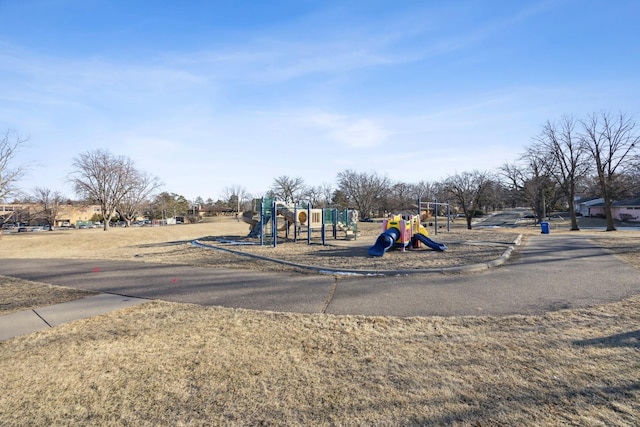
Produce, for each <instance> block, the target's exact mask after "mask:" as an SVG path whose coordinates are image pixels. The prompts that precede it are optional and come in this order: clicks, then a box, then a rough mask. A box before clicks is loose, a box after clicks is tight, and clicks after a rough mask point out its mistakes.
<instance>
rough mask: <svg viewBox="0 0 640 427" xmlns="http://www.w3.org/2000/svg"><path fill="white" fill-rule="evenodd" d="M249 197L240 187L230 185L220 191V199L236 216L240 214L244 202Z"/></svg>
mask: <svg viewBox="0 0 640 427" xmlns="http://www.w3.org/2000/svg"><path fill="white" fill-rule="evenodd" d="M249 197H250V195H249V193H247V190H246V189H245V188H244V187H242V186H240V185H232V186H230V187H225V188H224V189H223V190H222V198H223V199H224V201H225V202H226V203H227V204H228V205H229V207H231V208H232V209H234V210H235V211H236V216H238V215H239V214H240V210H242V209H243V205H244V202H246V201H247V199H248V198H249Z"/></svg>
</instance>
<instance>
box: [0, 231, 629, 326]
mask: <svg viewBox="0 0 640 427" xmlns="http://www.w3.org/2000/svg"><path fill="white" fill-rule="evenodd" d="M0 275H3V276H10V277H18V278H23V279H27V280H33V281H38V282H44V283H50V284H54V285H61V286H69V287H73V288H78V289H86V290H94V291H99V292H105V293H114V294H118V295H126V296H135V297H140V298H150V299H160V300H165V301H173V302H182V303H193V304H200V305H208V306H224V307H233V308H246V309H256V310H269V311H284V312H297V313H330V314H357V315H374V316H402V317H406V316H434V315H437V316H460V315H496V316H502V315H509V314H541V313H544V312H547V311H553V310H558V309H563V308H576V307H585V306H590V305H595V304H602V303H607V302H612V301H618V300H620V299H623V298H625V297H628V296H631V295H635V294H638V293H640V279H638V271H637V270H636V269H634V268H632V267H630V266H628V265H626V264H624V263H623V262H622V261H620V260H619V259H618V258H616V257H615V256H613V255H610V254H609V253H608V252H607V251H605V250H603V249H601V248H600V247H598V246H596V245H593V244H592V243H590V242H589V240H588V239H587V238H585V237H583V236H580V234H579V233H576V234H575V235H574V234H557V235H554V234H548V235H533V236H528V237H527V239H525V243H524V245H523V246H521V247H520V248H518V249H517V250H516V251H514V252H513V256H512V257H511V258H510V259H509V260H508V261H507V262H506V263H504V264H503V265H501V266H498V267H494V268H491V269H488V270H484V271H480V272H475V273H457V274H438V273H433V274H419V275H404V276H375V277H371V276H368V277H367V276H364V277H363V276H353V275H323V274H300V273H275V272H260V271H245V270H234V269H214V268H205V267H191V266H174V265H166V264H148V263H142V262H128V261H109V260H62V259H39V260H29V259H3V260H1V261H0Z"/></svg>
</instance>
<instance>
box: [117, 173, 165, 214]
mask: <svg viewBox="0 0 640 427" xmlns="http://www.w3.org/2000/svg"><path fill="white" fill-rule="evenodd" d="M161 186H162V184H161V183H160V181H159V180H158V178H157V177H154V176H152V175H150V174H148V173H146V172H141V171H134V177H133V185H132V186H131V189H130V191H129V192H128V193H127V194H125V195H124V197H122V199H121V200H120V203H119V204H118V206H117V208H116V211H117V212H118V215H120V218H121V219H122V220H124V221H125V223H126V226H127V227H129V226H131V222H132V221H133V220H135V219H136V218H137V217H138V216H140V214H141V211H142V209H143V206H145V205H146V204H148V202H149V200H148V199H149V197H150V196H151V194H152V193H153V192H154V191H156V190H157V189H158V188H160V187H161Z"/></svg>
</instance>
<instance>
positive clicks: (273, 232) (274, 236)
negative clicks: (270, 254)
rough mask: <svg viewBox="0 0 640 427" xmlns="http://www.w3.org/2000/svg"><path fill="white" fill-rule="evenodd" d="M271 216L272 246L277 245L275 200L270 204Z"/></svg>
mask: <svg viewBox="0 0 640 427" xmlns="http://www.w3.org/2000/svg"><path fill="white" fill-rule="evenodd" d="M271 216H272V217H273V219H272V220H271V228H272V230H271V234H272V235H273V247H274V248H275V247H276V246H278V215H276V201H275V200H274V201H273V205H272V206H271Z"/></svg>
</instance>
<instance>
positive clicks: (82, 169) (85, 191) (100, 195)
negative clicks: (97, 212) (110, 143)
mask: <svg viewBox="0 0 640 427" xmlns="http://www.w3.org/2000/svg"><path fill="white" fill-rule="evenodd" d="M73 167H74V170H73V172H72V173H71V175H70V181H71V183H72V184H73V186H74V189H75V191H76V193H77V194H78V195H80V196H81V197H83V198H85V199H86V200H88V201H90V202H92V203H97V204H99V205H100V209H101V210H102V216H103V218H104V221H103V222H104V225H103V229H104V231H107V230H109V222H110V221H111V219H112V218H113V217H114V215H115V213H116V209H117V208H118V206H120V204H121V203H122V201H123V199H124V198H125V197H127V195H128V194H129V193H130V192H132V191H134V189H135V186H136V179H137V178H138V176H139V174H138V172H137V171H136V169H135V167H134V164H133V161H132V160H131V159H129V158H128V157H125V156H116V155H113V154H111V153H110V152H109V151H106V150H94V151H88V152H86V153H83V154H80V155H79V156H78V157H76V158H75V159H74V162H73Z"/></svg>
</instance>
